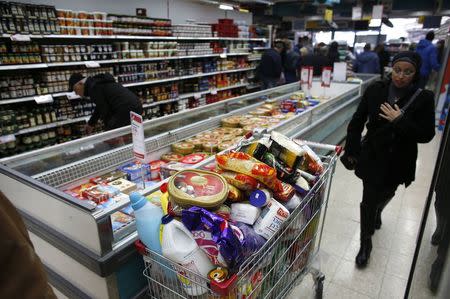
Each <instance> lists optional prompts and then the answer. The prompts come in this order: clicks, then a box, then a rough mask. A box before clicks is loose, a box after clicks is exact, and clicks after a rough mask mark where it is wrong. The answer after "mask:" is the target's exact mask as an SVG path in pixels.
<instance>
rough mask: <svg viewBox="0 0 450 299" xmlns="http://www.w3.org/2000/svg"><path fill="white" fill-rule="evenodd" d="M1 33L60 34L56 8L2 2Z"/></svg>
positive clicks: (0, 14)
mask: <svg viewBox="0 0 450 299" xmlns="http://www.w3.org/2000/svg"><path fill="white" fill-rule="evenodd" d="M0 22H1V26H0V33H9V34H16V33H20V34H59V32H60V28H59V24H58V22H57V21H56V12H55V7H54V6H49V5H34V4H28V3H17V2H6V1H2V2H0Z"/></svg>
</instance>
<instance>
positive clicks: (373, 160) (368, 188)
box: [341, 52, 435, 267]
mask: <svg viewBox="0 0 450 299" xmlns="http://www.w3.org/2000/svg"><path fill="white" fill-rule="evenodd" d="M420 66H421V59H420V56H419V55H418V54H417V53H415V52H402V53H399V54H397V55H396V56H395V57H394V59H393V61H392V68H393V71H392V78H387V79H384V80H378V81H376V82H374V83H373V84H371V85H370V86H368V87H367V89H366V91H365V92H364V94H363V97H362V99H361V102H360V103H359V105H358V108H357V110H356V112H355V114H354V115H353V117H352V119H351V121H350V123H349V125H348V128H347V138H346V144H345V154H344V155H343V156H342V158H341V161H342V163H343V164H344V166H345V167H346V168H347V169H355V174H356V176H358V177H359V178H360V179H361V180H362V182H363V196H362V201H361V204H360V214H361V215H360V217H361V222H360V227H361V231H360V233H361V235H360V238H361V239H360V241H361V247H360V250H359V252H358V255H357V256H356V265H357V266H358V267H364V266H366V265H367V263H368V260H369V257H370V253H371V251H372V239H371V238H372V235H373V234H374V232H375V229H379V228H380V227H381V224H382V223H381V212H382V210H383V208H384V207H385V206H386V205H387V203H388V202H389V201H390V200H391V199H392V198H393V197H394V194H395V191H396V190H397V187H398V186H399V185H400V184H405V186H406V187H407V186H409V185H410V184H411V183H412V182H413V181H414V179H415V171H416V160H417V144H418V143H426V142H429V141H430V140H432V139H433V137H434V134H435V131H434V122H435V121H434V115H435V114H434V94H433V92H431V91H429V90H422V89H419V87H418V83H419V79H420V74H419V70H420ZM405 106H409V107H407V108H405ZM404 108H405V110H402V109H404ZM367 121H368V122H367ZM366 122H367V125H366V127H367V134H366V135H365V137H364V139H363V141H361V134H362V132H363V129H364V124H365V123H366Z"/></svg>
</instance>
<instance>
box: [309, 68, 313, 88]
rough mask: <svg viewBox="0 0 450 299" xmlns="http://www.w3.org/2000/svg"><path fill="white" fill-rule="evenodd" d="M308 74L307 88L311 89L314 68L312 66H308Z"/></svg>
mask: <svg viewBox="0 0 450 299" xmlns="http://www.w3.org/2000/svg"><path fill="white" fill-rule="evenodd" d="M308 69H309V74H308V88H311V87H312V81H313V74H314V68H313V67H312V66H308Z"/></svg>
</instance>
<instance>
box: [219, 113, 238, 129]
mask: <svg viewBox="0 0 450 299" xmlns="http://www.w3.org/2000/svg"><path fill="white" fill-rule="evenodd" d="M240 121H241V117H240V116H230V117H226V118H223V119H222V120H221V121H220V122H221V124H222V126H223V127H228V128H237V127H239V123H240Z"/></svg>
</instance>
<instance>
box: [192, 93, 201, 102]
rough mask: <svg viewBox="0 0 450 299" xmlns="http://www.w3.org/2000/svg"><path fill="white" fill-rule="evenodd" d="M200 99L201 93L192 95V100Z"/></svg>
mask: <svg viewBox="0 0 450 299" xmlns="http://www.w3.org/2000/svg"><path fill="white" fill-rule="evenodd" d="M201 97H202V94H201V93H199V92H197V93H194V99H196V100H199V99H200V98H201Z"/></svg>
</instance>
